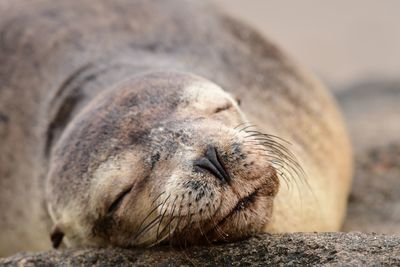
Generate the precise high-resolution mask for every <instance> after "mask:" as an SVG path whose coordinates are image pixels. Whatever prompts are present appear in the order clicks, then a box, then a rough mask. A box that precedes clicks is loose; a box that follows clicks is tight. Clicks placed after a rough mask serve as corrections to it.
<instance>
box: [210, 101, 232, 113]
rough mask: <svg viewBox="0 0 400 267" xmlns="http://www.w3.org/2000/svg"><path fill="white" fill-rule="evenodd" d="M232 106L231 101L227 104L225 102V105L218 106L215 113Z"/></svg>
mask: <svg viewBox="0 0 400 267" xmlns="http://www.w3.org/2000/svg"><path fill="white" fill-rule="evenodd" d="M231 107H232V104H231V103H227V104H225V105H223V106H221V107H218V108H216V109H215V111H214V113H219V112H221V111H225V110H227V109H230V108H231Z"/></svg>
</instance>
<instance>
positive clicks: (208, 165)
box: [194, 145, 231, 183]
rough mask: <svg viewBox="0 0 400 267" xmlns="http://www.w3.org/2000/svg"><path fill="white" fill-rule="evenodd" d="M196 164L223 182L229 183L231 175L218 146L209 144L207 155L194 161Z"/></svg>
mask: <svg viewBox="0 0 400 267" xmlns="http://www.w3.org/2000/svg"><path fill="white" fill-rule="evenodd" d="M194 166H195V167H197V168H200V169H203V170H207V171H208V172H210V173H211V174H213V175H214V176H215V177H216V178H218V179H219V180H220V181H221V182H222V183H229V182H230V180H231V177H230V175H229V173H228V172H227V170H226V169H225V167H224V164H223V163H222V161H221V159H220V157H219V156H218V151H217V149H216V147H214V146H212V145H209V146H208V147H207V151H206V153H205V155H204V156H203V157H201V158H199V159H197V160H195V162H194Z"/></svg>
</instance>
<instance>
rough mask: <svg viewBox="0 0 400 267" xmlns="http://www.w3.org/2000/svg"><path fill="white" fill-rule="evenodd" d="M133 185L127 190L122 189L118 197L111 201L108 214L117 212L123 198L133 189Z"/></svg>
mask: <svg viewBox="0 0 400 267" xmlns="http://www.w3.org/2000/svg"><path fill="white" fill-rule="evenodd" d="M132 188H133V186H131V187H129V188H127V189H126V190H124V191H122V192H121V193H120V194H119V195H118V196H117V198H116V199H115V200H114V202H113V203H111V205H110V207H108V210H107V214H111V213H113V212H115V211H116V210H117V209H118V207H119V206H120V205H121V203H122V200H124V198H125V197H126V196H127V195H128V194H129V193H130V192H131V191H132Z"/></svg>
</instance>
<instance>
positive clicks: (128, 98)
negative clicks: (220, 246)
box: [47, 72, 279, 247]
mask: <svg viewBox="0 0 400 267" xmlns="http://www.w3.org/2000/svg"><path fill="white" fill-rule="evenodd" d="M243 122H245V117H244V115H243V113H242V112H241V111H240V108H239V107H238V105H237V103H236V102H235V100H234V99H233V98H232V97H231V96H230V95H229V94H228V93H226V92H225V91H224V90H222V89H221V88H220V87H218V86H216V85H215V84H213V83H211V82H209V81H206V80H204V79H202V78H199V77H197V76H193V75H190V74H183V73H171V72H166V73H150V74H145V75H143V76H140V77H136V78H134V79H132V80H130V81H127V82H125V83H122V84H121V85H119V87H118V88H116V89H115V90H112V91H110V92H107V93H105V94H104V95H102V96H99V97H98V98H97V99H94V100H92V103H90V104H89V105H88V107H87V108H86V109H84V110H83V111H82V112H81V113H79V114H78V115H77V117H76V118H75V119H74V120H73V121H72V122H71V124H70V125H69V126H68V127H67V129H66V130H65V132H64V133H63V135H62V136H61V138H60V140H59V142H58V143H57V146H56V149H55V150H54V154H53V155H52V162H51V168H50V172H49V175H48V184H47V187H48V189H47V190H48V195H49V196H50V197H49V210H50V214H51V216H52V218H53V220H54V221H55V223H56V227H55V228H54V229H56V230H57V231H55V232H54V239H55V240H57V241H58V239H57V237H60V236H62V234H64V235H65V240H66V244H67V245H69V246H82V245H91V246H108V245H115V246H122V247H128V246H149V245H155V244H158V243H160V242H163V241H170V242H172V243H175V242H176V243H181V242H185V243H186V242H187V243H195V244H197V243H202V242H204V241H205V240H209V239H210V241H215V240H233V239H237V238H241V237H244V236H247V235H249V234H251V233H254V232H260V231H261V229H262V228H263V226H264V225H265V223H267V221H268V217H269V214H270V212H271V210H272V200H273V196H274V195H275V194H276V192H277V190H278V185H279V183H278V180H277V178H276V173H275V171H274V168H273V167H272V166H271V164H270V160H269V158H268V157H267V156H266V155H265V153H263V151H260V150H259V148H260V147H262V146H260V144H258V141H257V140H256V139H254V138H253V137H251V136H252V134H249V133H248V132H246V131H244V130H243V128H244V127H243V125H242V126H240V125H241V124H242V123H243ZM247 135H249V136H247ZM253 139H254V140H253ZM257 144H258V145H257ZM210 147H211V148H212V149H211V150H210V151H211V152H212V151H214V152H213V153H214V154H215V155H214V154H213V155H211V156H210V153H211V152H208V151H209V149H210ZM93 151H95V152H93ZM205 156H207V157H208V160H209V161H210V162H211V163H209V164H212V166H214V167H216V168H217V169H218V168H219V172H221V173H223V172H224V171H225V173H223V175H224V176H225V178H227V175H229V179H226V181H224V182H222V181H221V179H220V178H221V177H219V176H218V175H216V172H215V171H214V172H213V171H211V172H210V169H207V167H205V165H204V164H203V165H202V164H199V159H204V157H205ZM211 157H213V158H211ZM216 158H218V159H217V160H218V161H219V163H218V164H219V165H218V164H217V163H216ZM208 166H210V165H208ZM221 168H224V169H225V170H224V171H222V170H221ZM227 180H229V181H227ZM72 195H73V196H74V197H72ZM221 231H223V233H224V235H221V234H220V232H221ZM188 233H191V235H188Z"/></svg>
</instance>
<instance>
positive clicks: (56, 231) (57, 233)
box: [50, 225, 64, 249]
mask: <svg viewBox="0 0 400 267" xmlns="http://www.w3.org/2000/svg"><path fill="white" fill-rule="evenodd" d="M63 238H64V232H63V231H62V230H61V229H60V227H59V226H58V225H55V226H54V227H53V229H52V230H51V232H50V240H51V243H52V244H53V248H55V249H56V248H58V247H59V246H60V245H61V243H62V240H63Z"/></svg>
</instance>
